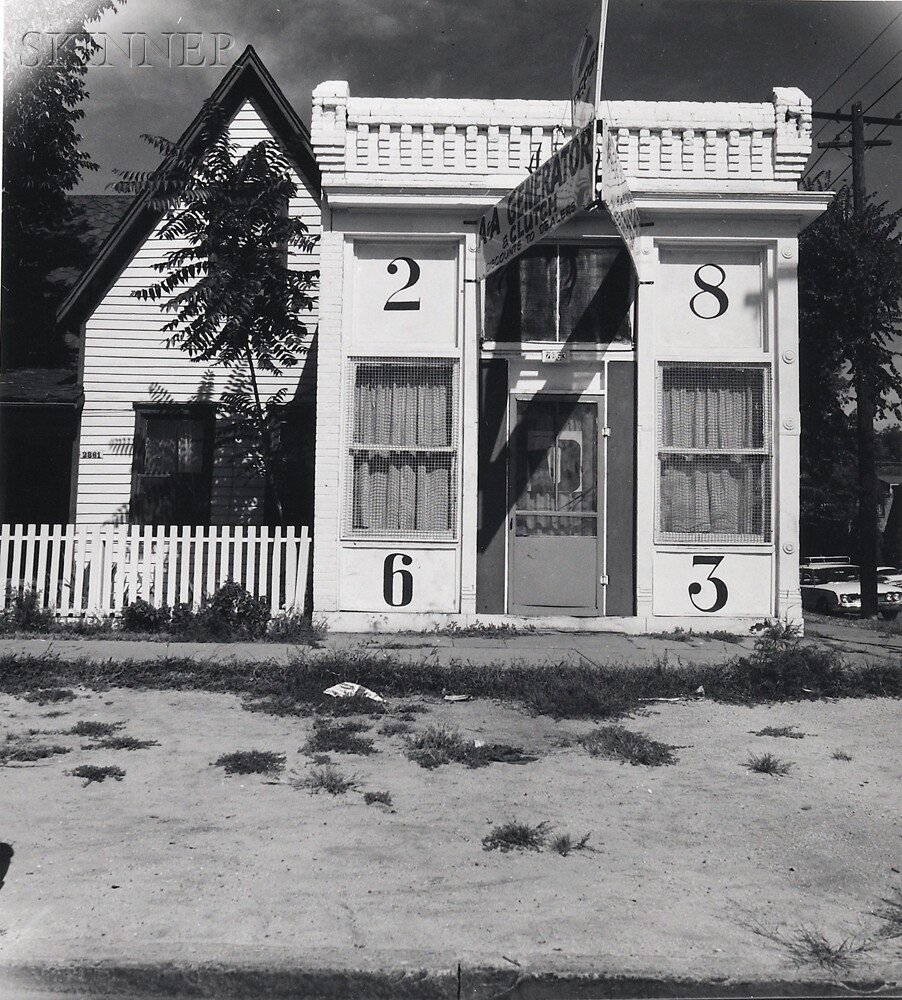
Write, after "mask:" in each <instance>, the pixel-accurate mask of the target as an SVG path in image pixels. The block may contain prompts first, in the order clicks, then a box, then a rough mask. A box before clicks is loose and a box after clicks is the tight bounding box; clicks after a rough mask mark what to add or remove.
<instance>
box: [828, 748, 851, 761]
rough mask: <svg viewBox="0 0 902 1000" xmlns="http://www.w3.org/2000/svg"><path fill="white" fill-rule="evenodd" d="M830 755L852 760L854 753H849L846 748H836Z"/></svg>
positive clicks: (837, 758) (835, 758)
mask: <svg viewBox="0 0 902 1000" xmlns="http://www.w3.org/2000/svg"><path fill="white" fill-rule="evenodd" d="M830 756H831V757H832V758H833V759H834V760H851V759H852V755H851V754H850V753H848V752H847V751H846V750H834V751H833V753H832V754H830Z"/></svg>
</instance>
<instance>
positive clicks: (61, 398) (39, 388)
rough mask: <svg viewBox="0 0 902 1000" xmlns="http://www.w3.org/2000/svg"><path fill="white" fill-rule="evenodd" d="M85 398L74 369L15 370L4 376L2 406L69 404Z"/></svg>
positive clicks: (1, 376)
mask: <svg viewBox="0 0 902 1000" xmlns="http://www.w3.org/2000/svg"><path fill="white" fill-rule="evenodd" d="M82 398H83V395H82V389H81V386H80V385H78V384H77V373H76V372H75V371H74V370H73V369H70V368H15V369H12V370H11V371H6V372H2V373H0V404H3V403H5V404H8V405H9V404H16V403H19V404H21V403H30V404H35V403H39V404H48V403H49V404H56V405H59V404H65V405H68V406H74V405H76V404H78V403H80V402H81V400H82Z"/></svg>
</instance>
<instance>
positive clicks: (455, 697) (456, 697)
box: [444, 694, 470, 701]
mask: <svg viewBox="0 0 902 1000" xmlns="http://www.w3.org/2000/svg"><path fill="white" fill-rule="evenodd" d="M444 700H445V701H469V700H470V695H468V694H446V695H444Z"/></svg>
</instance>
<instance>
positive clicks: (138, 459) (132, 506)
mask: <svg viewBox="0 0 902 1000" xmlns="http://www.w3.org/2000/svg"><path fill="white" fill-rule="evenodd" d="M133 408H134V411H135V433H134V441H133V447H132V471H131V494H130V498H129V516H128V520H129V524H139V525H148V524H164V525H168V526H172V525H186V524H196V525H200V526H204V527H206V526H208V525H209V524H210V508H211V500H212V493H213V453H214V449H215V443H216V442H215V436H216V405H215V403H135V404H133ZM154 417H157V418H159V419H162V420H179V419H182V420H197V421H200V422H201V424H202V429H203V446H202V450H201V471H200V473H199V477H198V478H199V479H200V480H201V485H202V490H203V498H202V501H201V504H200V506H202V507H203V509H204V515H203V517H200V518H195V519H193V520H191V521H186V520H182V519H177V520H174V521H173V520H169V521H161V520H159V519H155V520H152V521H148V520H146V519H145V518H144V516H143V509H142V508H143V500H142V496H141V490H140V487H141V480H142V478H143V477H144V476H145V475H146V473H145V472H144V471H143V469H144V462H145V443H146V440H147V421H148V420H149V419H153V418H154Z"/></svg>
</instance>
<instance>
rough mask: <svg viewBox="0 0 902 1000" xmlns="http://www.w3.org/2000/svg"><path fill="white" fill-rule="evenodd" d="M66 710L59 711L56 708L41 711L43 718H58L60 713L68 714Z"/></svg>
mask: <svg viewBox="0 0 902 1000" xmlns="http://www.w3.org/2000/svg"><path fill="white" fill-rule="evenodd" d="M68 714H69V713H68V712H61V711H60V710H59V709H58V708H55V709H53V711H51V712H43V713H42V717H43V718H45V719H58V718H59V717H60V716H61V715H68Z"/></svg>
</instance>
